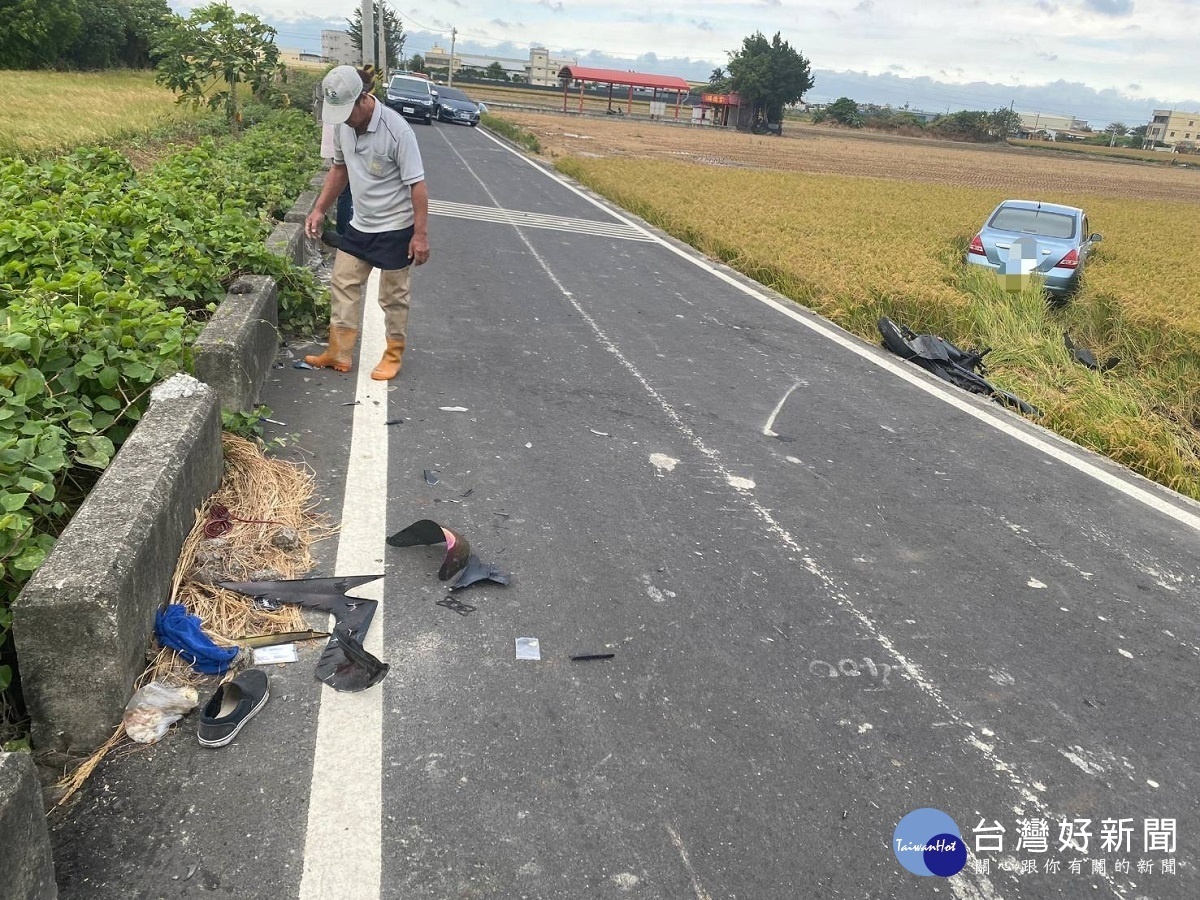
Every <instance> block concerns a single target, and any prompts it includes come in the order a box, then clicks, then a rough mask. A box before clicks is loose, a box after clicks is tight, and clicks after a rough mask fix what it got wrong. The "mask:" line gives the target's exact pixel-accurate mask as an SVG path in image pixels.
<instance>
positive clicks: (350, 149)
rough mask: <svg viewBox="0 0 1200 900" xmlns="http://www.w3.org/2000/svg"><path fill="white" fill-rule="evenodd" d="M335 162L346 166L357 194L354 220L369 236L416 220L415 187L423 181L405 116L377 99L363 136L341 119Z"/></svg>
mask: <svg viewBox="0 0 1200 900" xmlns="http://www.w3.org/2000/svg"><path fill="white" fill-rule="evenodd" d="M333 161H334V162H335V163H339V164H342V165H345V167H346V171H347V173H348V174H349V175H350V193H351V194H353V196H354V217H353V218H352V219H351V220H350V224H351V225H353V226H354V227H355V228H357V229H358V230H359V231H362V232H366V233H367V234H377V233H379V232H381V231H399V230H400V229H402V228H407V227H408V226H409V225H412V224H413V206H412V186H413V185H414V184H416V183H417V182H418V181H424V180H425V167H424V165H423V164H422V162H421V151H420V149H419V148H418V147H417V136H416V135H415V134H413V130H412V128H410V127H409V125H408V123H407V122H405V121H404V119H403V117H402V116H401V115H400V114H399V113H398V112H396V111H395V110H393V109H388V107H386V106H384V104H383V102H382V101H381V100H379V98H376V99H375V111H374V112H373V113H372V114H371V122H370V124H368V125H367V130H366V133H365V134H358V133H357V132H356V131H355V130H354V129H353V128H351V127H350V126H349V125H347V124H346V123H345V122H343V123H342V124H341V125H338V126H337V127H336V128H335V129H334V131H333Z"/></svg>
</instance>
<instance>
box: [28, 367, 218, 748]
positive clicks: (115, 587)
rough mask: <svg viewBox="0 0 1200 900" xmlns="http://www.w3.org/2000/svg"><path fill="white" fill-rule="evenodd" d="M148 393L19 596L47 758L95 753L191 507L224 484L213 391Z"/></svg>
mask: <svg viewBox="0 0 1200 900" xmlns="http://www.w3.org/2000/svg"><path fill="white" fill-rule="evenodd" d="M152 398H153V399H152V400H151V402H150V406H149V408H148V409H147V410H146V413H145V415H144V416H143V417H142V420H141V421H140V422H139V423H138V425H137V427H136V428H135V429H134V430H133V433H132V434H131V435H130V436H129V438H128V439H127V440H126V441H125V444H124V445H123V446H122V447H121V449H120V451H119V452H118V453H117V455H116V457H115V458H114V459H113V461H112V462H111V463H110V464H109V467H108V469H106V470H105V472H104V474H103V475H102V476H101V477H100V481H99V482H97V484H96V486H95V488H93V489H92V491H91V493H90V494H88V497H87V500H86V501H85V502H84V504H83V506H81V507H80V508H79V511H78V512H77V513H76V514H75V516H74V517H73V518H72V519H71V522H70V524H68V525H67V527H66V530H64V531H63V533H62V535H61V536H60V537H59V539H58V542H57V543H56V544H55V546H54V550H53V551H52V552H51V553H50V555H49V556H48V557H47V558H46V561H45V562H44V563H42V565H41V567H40V568H39V569H38V570H37V572H35V573H34V576H33V578H31V579H30V580H29V583H28V584H26V585H25V588H24V590H22V591H21V593H20V595H19V596H18V597H17V600H16V602H15V603H14V604H13V609H12V612H13V638H14V641H15V643H16V647H17V659H18V661H19V663H20V666H21V688H22V691H23V693H24V695H25V700H26V703H27V705H28V708H29V715H30V719H31V730H32V735H33V746H34V748H35V749H36V750H37V751H38V752H39V754H48V755H50V758H53V755H54V754H70V755H75V754H79V755H83V754H86V753H89V752H91V751H92V750H93V749H95V748H96V747H98V746H99V745H100V744H102V743H104V741H105V740H107V739H108V737H109V735H110V734H112V730H113V728H115V727H116V725H117V723H119V722H120V721H121V713H122V712H123V711H124V709H125V704H126V703H127V702H128V700H129V697H130V695H131V694H132V692H133V682H134V679H136V678H137V677H138V676H139V675H141V674H142V671H143V670H144V669H145V667H146V648H147V647H148V646H149V644H150V636H151V634H152V633H153V630H154V613H155V611H156V610H157V609H158V608H159V606H160V605H161V604H162V603H163V602H164V601H165V600H166V599H167V594H168V591H169V589H170V584H171V578H172V575H173V574H174V572H175V565H176V563H177V562H178V559H179V551H180V549H181V548H182V547H183V542H184V540H185V539H186V538H187V535H188V533H189V532H190V531H191V529H192V526H193V525H194V524H195V521H196V510H197V509H198V508H199V507H200V505H201V504H202V503H203V502H204V500H205V499H206V498H207V497H208V496H209V495H210V494H212V492H213V491H215V490H216V489H217V487H218V485H219V484H220V482H221V469H222V452H221V415H220V409H219V408H218V405H217V395H216V392H215V391H214V390H213V389H212V388H210V387H208V386H207V385H205V384H201V383H200V382H198V381H196V380H195V379H194V378H191V377H190V376H187V375H176V376H175V377H174V378H172V379H170V380H168V381H166V382H164V383H163V384H161V385H159V386H158V387H156V388H155V389H154V391H153V392H152Z"/></svg>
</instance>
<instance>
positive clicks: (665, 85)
mask: <svg viewBox="0 0 1200 900" xmlns="http://www.w3.org/2000/svg"><path fill="white" fill-rule="evenodd" d="M558 80H559V81H560V82H562V86H563V112H566V111H567V98H568V95H569V93H570V90H571V83H572V82H574V83H576V84H578V85H579V111H580V112H583V88H584V85H586V84H597V85H604V84H606V85H608V108H609V110H612V108H613V106H612V101H613V88H614V87H615V86H617V85H620V86H621V87H627V88H628V89H629V92H628V95H627V97H626V101H625V114H626V115H630V114H632V113H633V89H634V88H648V89H649V90H651V91H652V92H653V93H652V102H653V101H658V92H659V91H662V92H663V96H664V97H665V96H667V95H668V93H669V92H670V91H674V92H675V118H676V119H678V118H679V107H680V105H681V104H682V103H683V97H684V95H685V94H687V92H688V91H690V90H691V85H690V84H688V83H687V82H686V81H684V80H683V79H682V78H679V77H677V76H675V75H648V74H646V73H644V72H622V71H620V70H619V69H593V68H590V67H587V66H563V67H562V68H561V69H559V70H558Z"/></svg>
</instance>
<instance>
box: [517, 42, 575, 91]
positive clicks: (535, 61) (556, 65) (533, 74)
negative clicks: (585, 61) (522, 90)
mask: <svg viewBox="0 0 1200 900" xmlns="http://www.w3.org/2000/svg"><path fill="white" fill-rule="evenodd" d="M578 64H579V60H578V59H576V58H575V57H573V56H551V55H550V51H549V50H547V49H546V48H545V47H530V48H529V63H528V64H527V65H526V66H525V80H526V81H528V82H529V83H530V84H540V85H551V86H556V85H557V84H558V73H559V70H561V69H562V67H563V66H575V65H578Z"/></svg>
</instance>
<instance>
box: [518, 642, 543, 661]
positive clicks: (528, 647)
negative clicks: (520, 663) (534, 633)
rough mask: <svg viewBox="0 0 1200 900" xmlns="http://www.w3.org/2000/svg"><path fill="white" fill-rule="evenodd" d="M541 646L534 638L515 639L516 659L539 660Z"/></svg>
mask: <svg viewBox="0 0 1200 900" xmlns="http://www.w3.org/2000/svg"><path fill="white" fill-rule="evenodd" d="M541 658H542V644H541V642H540V641H539V640H538V639H537V638H535V637H519V638H517V659H541Z"/></svg>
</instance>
